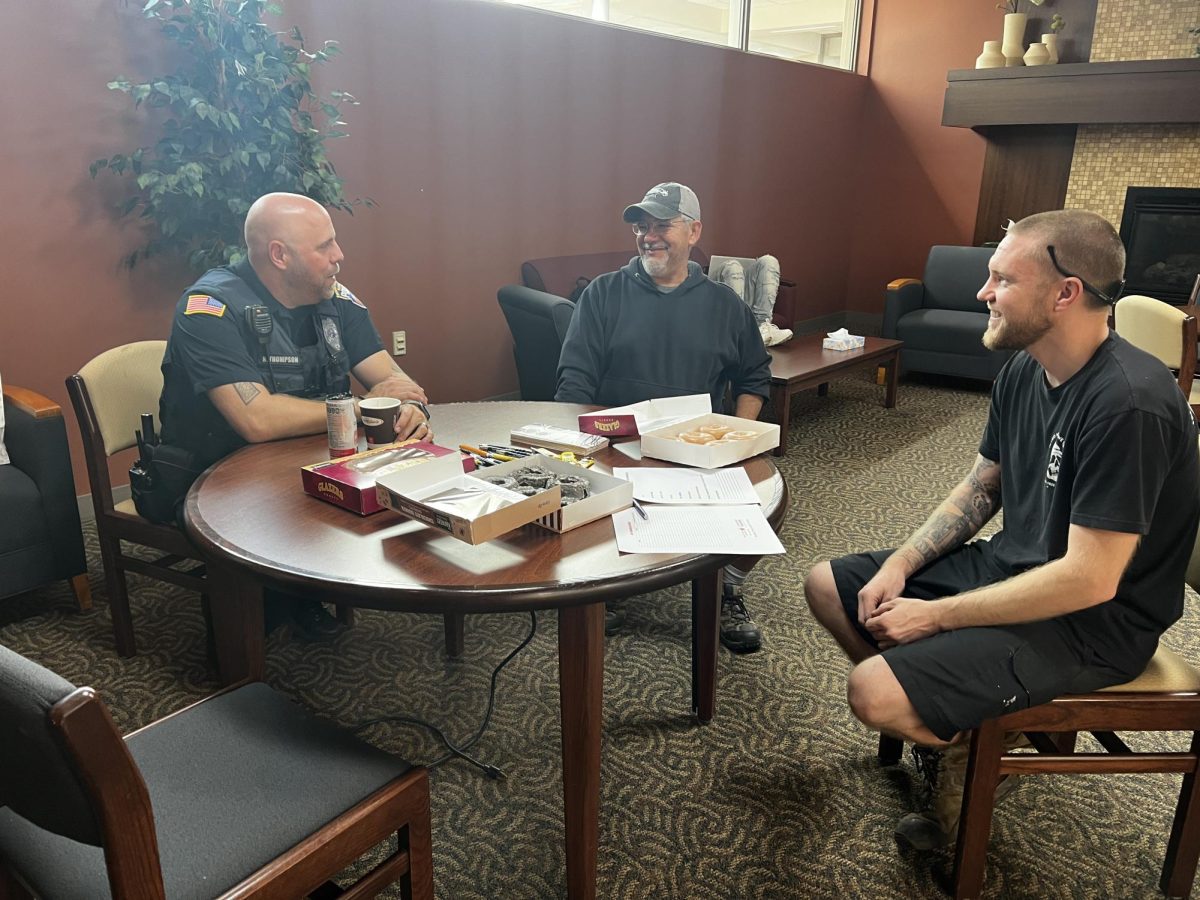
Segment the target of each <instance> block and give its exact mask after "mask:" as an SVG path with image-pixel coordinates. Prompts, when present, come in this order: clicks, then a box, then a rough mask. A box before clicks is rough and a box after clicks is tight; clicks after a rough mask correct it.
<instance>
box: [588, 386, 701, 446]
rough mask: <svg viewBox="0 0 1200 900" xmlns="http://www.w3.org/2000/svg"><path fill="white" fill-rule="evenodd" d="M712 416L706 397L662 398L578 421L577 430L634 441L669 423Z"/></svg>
mask: <svg viewBox="0 0 1200 900" xmlns="http://www.w3.org/2000/svg"><path fill="white" fill-rule="evenodd" d="M709 412H712V398H711V397H709V396H708V394H687V395H685V396H683V397H661V398H659V399H657V400H643V401H642V402H641V403H631V404H629V405H628V406H614V407H611V408H609V409H602V410H599V411H597V412H590V413H583V414H582V415H581V416H580V417H579V430H580V431H585V432H587V433H588V434H599V435H603V436H604V437H610V438H611V437H629V436H634V437H636V436H637V435H639V434H645V433H646V432H648V431H653V430H655V429H657V428H662V427H664V426H667V425H669V424H671V423H672V422H676V421H680V420H684V419H690V418H693V417H694V416H700V415H704V414H705V413H709Z"/></svg>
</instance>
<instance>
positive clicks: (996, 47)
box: [975, 41, 1006, 69]
mask: <svg viewBox="0 0 1200 900" xmlns="http://www.w3.org/2000/svg"><path fill="white" fill-rule="evenodd" d="M1005 62H1006V61H1005V59H1004V54H1003V53H1001V52H1000V42H999V41H984V42H983V52H982V53H980V54H979V56H978V57H977V58H976V60H975V68H977V69H1002V68H1004V65H1005Z"/></svg>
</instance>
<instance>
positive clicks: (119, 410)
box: [67, 341, 206, 656]
mask: <svg viewBox="0 0 1200 900" xmlns="http://www.w3.org/2000/svg"><path fill="white" fill-rule="evenodd" d="M166 346H167V344H166V341H138V342H136V343H133V344H125V345H122V346H120V347H114V348H113V349H111V350H106V351H105V352H104V353H101V354H100V355H99V356H97V357H96V358H95V359H93V360H91V361H90V362H88V363H87V364H86V365H84V366H83V367H82V368H81V369H80V370H79V372H78V373H77V374H75V375H72V376H71V377H70V378H68V379H67V393H68V394H69V395H70V397H71V404H72V406H73V407H74V408H75V418H76V420H77V421H78V423H79V432H80V435H81V437H82V438H83V450H84V456H85V458H86V461H87V472H88V482H89V484H90V485H91V490H92V505H93V508H94V510H95V513H96V532H97V536H98V538H99V541H100V555H101V559H102V561H103V563H104V578H105V584H106V586H107V589H108V599H109V604H110V607H111V610H112V617H113V632H114V637H115V641H116V645H117V652H118V653H119V654H120V655H121V656H133V655H134V654H135V653H137V642H136V639H135V636H134V629H133V618H132V614H131V613H130V610H129V597H128V591H127V588H126V585H125V572H126V571H130V572H137V573H139V574H142V575H148V576H150V577H152V578H157V579H159V580H161V581H166V582H169V583H171V584H176V585H179V586H180V587H184V588H187V589H189V590H194V591H197V592H198V593H200V594H201V596H202V597H203V595H204V593H205V591H206V586H205V585H206V582H205V579H204V572H203V566H202V565H200V564H197V565H194V566H192V567H191V568H189V569H186V570H181V569H177V568H174V566H175V565H176V564H177V563H179V562H181V561H184V560H194V559H196V558H197V555H196V551H195V548H193V547H192V545H191V542H190V541H188V539H187V536H186V535H184V533H183V532H182V531H180V530H179V529H178V528H176V527H174V526H173V525H160V524H157V523H154V522H150V521H149V520H147V519H144V518H142V517H141V516H139V515H138V514H137V510H136V509H134V506H133V502H132V501H131V500H123V501H119V502H118V501H117V499H116V497H115V494H114V490H113V485H112V479H111V478H110V476H109V457H111V456H113V455H114V454H117V453H120V452H122V451H124V450H128V449H129V448H130V447H132V446H134V444H135V442H136V441H135V437H134V431H135V430H137V429H140V427H141V423H140V421H139V419H140V416H141V414H142V413H149V414H151V415H153V416H154V418H155V429H156V430H157V429H158V427H159V422H158V398H159V395H160V394H161V393H162V385H163V377H162V370H161V365H162V358H163V353H164V352H165V350H166ZM123 540H124V541H130V542H133V543H136V544H140V545H142V546H145V547H151V548H153V549H155V550H159V551H162V552H163V554H164V555H162V556H160V557H158V558H156V559H153V560H146V559H142V558H139V557H136V556H132V555H130V554H128V553H126V552H125V551H124V549H123V548H122V544H121V542H122V541H123Z"/></svg>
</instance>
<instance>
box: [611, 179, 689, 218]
mask: <svg viewBox="0 0 1200 900" xmlns="http://www.w3.org/2000/svg"><path fill="white" fill-rule="evenodd" d="M643 212H644V213H648V214H649V215H651V216H654V218H656V219H674V218H675V217H676V216H684V217H685V218H687V219H691V220H692V221H693V222H698V221H700V201H699V200H697V199H696V192H695V191H693V190H692V189H691V188H690V187H688V186H687V185H685V184H679V183H678V182H675V181H665V182H663V183H662V184H656V185H655V186H654V187H652V188H650V190H648V191H646V196H645V197H643V198H642V202H641V203H635V204H633V206H627V207H625V212H624V213H623V214H622V216H621V217H622V218H623V219H624V220H625V221H626V222H636V221H637V220H638V216H639V214H640V213H643Z"/></svg>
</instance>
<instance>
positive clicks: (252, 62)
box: [90, 0, 370, 271]
mask: <svg viewBox="0 0 1200 900" xmlns="http://www.w3.org/2000/svg"><path fill="white" fill-rule="evenodd" d="M280 12H281V8H280V7H279V5H278V4H277V3H275V2H271V0H148V2H147V3H146V4H145V6H144V9H143V14H144V15H145V16H146V17H147V18H151V19H157V20H158V21H159V22H160V23H161V31H162V34H163V36H164V37H166V38H167V39H168V40H169V41H171V42H173V43H174V44H176V45H178V46H177V49H176V50H175V51H174V52H172V54H171V59H172V60H174V61H176V62H177V63H178V66H177V68H176V69H175V71H174V72H172V73H171V74H169V75H163V76H159V77H153V78H147V79H146V80H144V81H140V82H135V81H131V80H130V79H128V78H118V79H117V80H116V81H112V82H109V84H108V87H109V88H110V89H112V90H117V91H123V92H124V93H127V94H129V95H130V97H132V98H133V102H134V105H135V106H137V107H141V106H142V105H143V104H145V105H146V106H148V107H150V108H152V109H162V110H164V113H165V118H164V120H163V122H162V126H161V129H162V135H161V137H160V138H159V139H158V141H157V142H156V143H154V144H153V145H152V146H147V147H138V148H137V149H135V150H133V151H132V152H129V153H118V154H115V155H114V156H111V157H105V158H102V159H98V160H96V161H95V162H93V163H92V164H91V169H90V171H91V174H92V177H93V178H94V177H96V175H97V174H98V173H99V172H100V171H101V170H103V169H108V170H110V171H112V172H115V173H117V174H118V175H124V174H126V173H129V174H132V175H133V176H134V177H135V179H136V183H137V192H136V193H135V194H133V195H132V196H130V197H129V198H128V199H126V200H125V201H124V202H123V203H122V205H121V207H120V212H121V214H122V215H131V214H133V213H134V212H135V211H139V210H140V216H141V218H144V219H149V220H151V221H152V222H153V223H154V225H155V226H157V230H156V233H155V234H154V235H153V237H151V238H150V239H149V240H148V242H147V243H146V244H145V245H144V246H143V247H140V248H138V249H137V250H134V251H133V252H132V253H131V254H129V256H127V257H126V258H125V262H126V264H127V265H129V266H133V265H135V264H136V263H137V262H138V261H139V260H141V259H145V258H147V257H149V256H151V255H155V254H159V253H164V252H168V251H170V252H179V253H185V254H186V255H187V260H188V262H189V264H190V265H191V266H192V268H194V269H196V270H198V271H201V270H204V269H207V268H210V267H212V266H218V265H224V264H227V263H233V262H237V261H238V260H239V259H240V258H241V257H242V255H243V253H244V249H243V247H242V234H241V228H242V221H243V219H244V218H245V214H246V211H247V210H248V209H249V207H250V204H251V203H253V202H254V200H255V199H256V198H257V197H259V196H261V195H262V194H265V193H268V192H270V191H292V192H294V193H299V194H304V195H306V196H308V197H311V198H312V199H314V200H316V201H317V202H319V203H322V204H324V205H326V206H331V207H336V208H338V209H344V210H346V211H347V212H353V206H354V205H355V204H356V203H358V202H363V203H365V204H366V205H370V201H369V200H367V201H353V202H352V201H348V200H347V199H346V197H345V195H344V193H343V191H342V181H341V179H340V178H339V177H338V175H337V173H336V171H335V170H334V167H333V164H332V163H331V162H330V161H329V158H328V157H327V156H326V153H325V141H326V139H327V138H333V137H342V136H344V135H345V132H344V131H342V130H341V128H342V126H344V125H345V123H344V122H343V121H342V119H341V108H342V107H343V106H344V105H347V104H348V105H357V101H356V100H355V99H354V97H352V96H351V95H350V94H348V93H346V92H344V91H333V92H331V93H330V95H329V98H328V99H323V98H321V97H318V96H317V95H316V94H315V93H314V91H313V89H312V85H311V83H310V80H309V74H310V69H311V66H312V65H313V64H314V63H324V62H326V61H328V60H329V59H330V58H331V57H332V56H334V55H335V54H336V53H337V52H338V47H337V46H336V44H334V43H333V42H330V41H326V42H325V43H324V44H323V45H322V47H321V49H319V50H309V49H307V47H306V46H305V44H304V38H303V36H302V35H301V33H300V29H299V28H292V29H291V30H290V31H289V32H287V33H279V32H276V31H275V30H274V29H272V28H271V27H270V26H268V25H267V24H266V23H265V22H264V21H263V14H264V13H271V14H273V15H279V14H280ZM319 119H320V120H322V121H321V122H320V124H318V120H319Z"/></svg>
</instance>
